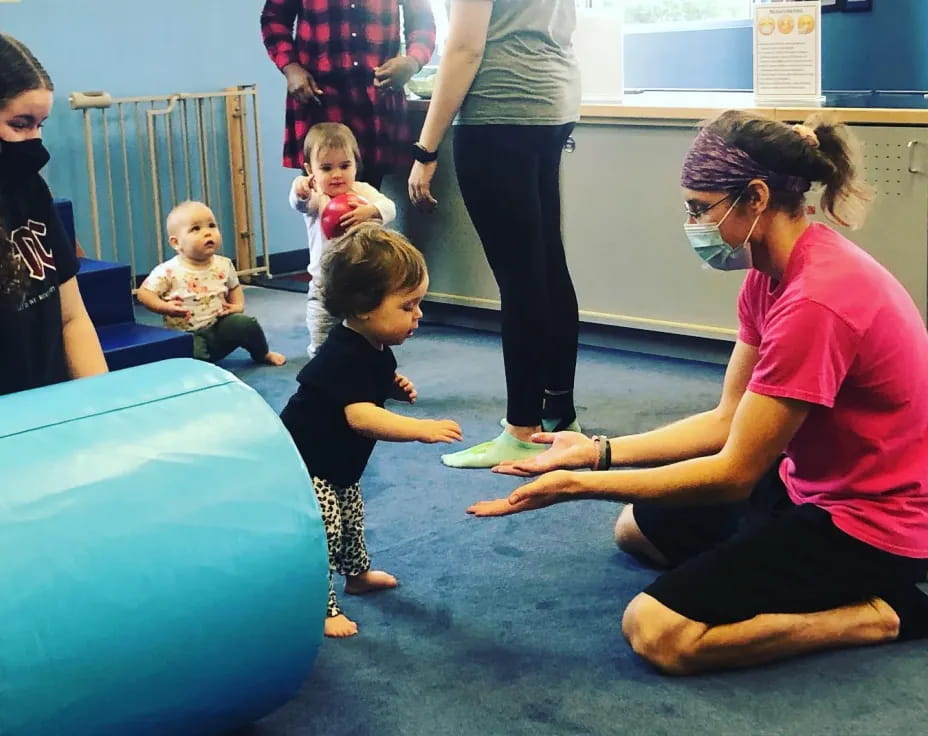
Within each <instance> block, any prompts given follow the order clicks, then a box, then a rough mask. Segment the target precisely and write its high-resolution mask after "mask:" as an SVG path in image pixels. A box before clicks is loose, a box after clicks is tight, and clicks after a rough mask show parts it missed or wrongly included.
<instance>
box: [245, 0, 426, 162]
mask: <svg viewBox="0 0 928 736" xmlns="http://www.w3.org/2000/svg"><path fill="white" fill-rule="evenodd" d="M400 6H402V7H403V16H404V25H405V31H406V53H407V54H408V55H409V56H411V57H413V58H414V59H415V60H416V61H418V62H419V64H420V65H425V64H426V63H427V62H428V60H429V59H430V58H431V56H432V51H433V50H434V48H435V19H434V18H433V17H432V10H431V7H430V6H429V0H266V2H265V4H264V10H263V11H262V13H261V34H262V36H263V37H264V46H265V47H266V48H267V53H268V56H270V57H271V60H272V61H273V62H274V63H275V64H276V65H277V67H278V68H279V69H281V70H283V68H284V67H285V66H286V65H287V64H292V63H294V62H296V63H299V64H301V65H303V66H304V67H305V68H306V69H307V70H308V71H309V73H310V74H312V75H313V78H314V79H315V80H316V83H317V84H318V85H319V87H320V88H321V89H322V90H323V91H324V92H325V94H324V95H321V96H320V98H321V100H322V104H321V105H317V104H315V103H313V102H308V103H302V102H299V101H298V100H296V99H295V98H294V97H292V96H291V95H287V121H286V130H285V131H284V159H283V163H284V166H287V167H289V168H294V169H298V168H301V167H302V165H303V138H304V137H305V136H306V132H307V131H308V130H309V129H310V127H311V126H313V125H314V124H315V123H320V122H324V121H332V122H339V123H344V124H345V125H347V126H348V127H349V128H351V130H352V132H354V134H355V136H356V137H357V139H358V144H359V145H360V147H361V158H362V161H363V164H364V166H365V168H367V169H368V170H369V171H370V170H372V169H374V170H380V171H381V172H383V171H389V170H391V169H393V168H396V167H397V166H400V165H403V164H408V162H409V160H410V159H409V158H408V155H407V149H408V146H409V143H411V141H412V138H411V135H410V130H409V126H408V124H407V123H406V95H405V92H404V91H403V90H386V89H383V88H381V89H375V88H374V67H376V66H379V65H381V64H383V63H384V62H385V61H387V60H388V59H391V58H393V57H394V56H396V55H397V54H399V51H400ZM294 21H296V33H295V34H294Z"/></svg>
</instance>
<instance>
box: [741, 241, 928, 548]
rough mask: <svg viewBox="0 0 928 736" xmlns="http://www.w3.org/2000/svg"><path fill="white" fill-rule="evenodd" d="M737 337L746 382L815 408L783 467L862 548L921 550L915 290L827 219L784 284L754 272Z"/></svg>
mask: <svg viewBox="0 0 928 736" xmlns="http://www.w3.org/2000/svg"><path fill="white" fill-rule="evenodd" d="M738 318H739V321H740V323H741V327H740V330H739V332H738V338H739V339H740V340H741V341H743V342H745V343H747V344H748V345H753V346H755V347H756V348H758V351H759V360H758V362H757V365H756V366H755V368H754V372H753V374H752V375H751V380H750V382H749V383H748V390H749V391H753V392H754V393H758V394H764V395H766V396H780V397H786V398H793V399H800V400H802V401H807V402H809V403H810V404H812V408H811V410H810V412H809V415H808V417H807V418H806V420H805V422H803V424H802V426H801V427H800V428H799V431H798V432H796V435H795V436H794V437H793V439H792V440H790V443H789V445H788V446H787V450H786V455H787V458H786V460H785V461H784V462H783V464H782V465H781V466H780V475H781V476H782V478H783V482H784V484H785V485H786V488H787V491H788V493H789V496H790V498H791V499H792V501H793V503H795V504H803V503H811V504H814V505H816V506H819V507H821V508H823V509H825V510H826V511H828V513H829V514H830V515H831V518H832V520H833V521H834V523H835V525H836V526H837V527H838V528H840V529H841V530H843V531H844V532H846V533H847V534H849V535H851V536H852V537H855V538H857V539H859V540H861V541H863V542H866V543H867V544H870V545H872V546H873V547H877V548H878V549H881V550H884V551H886V552H891V553H893V554H897V555H902V556H905V557H914V558H928V333H926V330H925V325H924V324H923V323H922V319H921V316H920V315H919V313H918V309H916V307H915V304H914V303H913V302H912V299H911V297H910V296H909V295H908V293H907V292H906V291H905V289H903V287H902V285H901V284H900V283H899V282H898V281H896V279H895V278H894V277H893V276H892V275H891V274H890V273H889V272H888V271H887V270H886V269H885V268H883V267H882V266H881V265H880V264H879V263H877V262H876V261H875V260H874V259H873V258H872V257H871V256H870V255H868V254H867V253H866V252H864V251H863V250H861V249H860V248H858V247H857V246H856V245H854V244H853V243H852V242H850V241H849V240H847V239H846V238H844V237H842V236H841V235H840V234H839V233H837V232H835V231H834V230H832V229H831V228H829V227H826V226H825V225H819V224H813V225H811V226H809V228H808V229H807V230H806V231H805V232H804V233H803V234H802V235H801V236H800V238H799V240H798V241H797V242H796V245H795V248H794V249H793V252H792V254H791V255H790V259H789V263H788V264H787V267H786V272H785V273H784V274H783V279H782V281H780V282H779V283H777V282H776V281H774V280H773V279H771V278H770V276H767V275H766V274H763V273H761V272H760V271H751V272H750V273H749V274H748V276H747V278H746V279H745V281H744V285H743V286H742V288H741V295H740V297H739V300H738Z"/></svg>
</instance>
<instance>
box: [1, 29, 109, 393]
mask: <svg viewBox="0 0 928 736" xmlns="http://www.w3.org/2000/svg"><path fill="white" fill-rule="evenodd" d="M53 89H54V88H53V86H52V82H51V79H50V78H49V76H48V74H47V72H46V71H45V69H43V68H42V65H41V64H40V63H39V62H38V60H37V59H36V58H35V56H33V54H32V53H31V52H30V51H29V49H27V48H26V47H25V46H24V45H23V44H22V43H20V42H19V41H17V40H16V39H15V38H12V37H11V36H7V35H4V34H0V355H2V356H3V358H2V359H0V395H2V394H9V393H13V392H14V391H23V390H25V389H30V388H37V387H39V386H46V385H49V384H52V383H59V382H61V381H67V380H68V379H71V378H83V377H85V376H92V375H96V374H98V373H105V372H106V370H107V367H106V360H105V359H104V357H103V351H102V349H101V348H100V341H99V340H98V338H97V333H96V331H95V330H94V327H93V324H92V323H91V321H90V317H89V316H88V315H87V310H86V309H85V308H84V302H83V300H82V299H81V294H80V290H79V289H78V286H77V278H76V275H77V271H78V267H79V263H78V260H77V256H76V254H75V252H74V247H73V245H72V244H71V242H70V239H69V238H68V236H67V234H66V233H65V231H64V228H63V226H62V224H61V222H60V221H59V219H58V216H57V213H56V212H55V208H54V206H53V205H52V196H51V193H50V192H49V190H48V186H47V185H46V183H45V180H44V179H43V178H42V176H41V174H39V171H40V170H41V169H42V167H43V166H45V164H46V163H48V159H49V154H48V151H47V150H46V149H45V147H44V145H43V144H42V124H43V123H44V122H45V120H46V118H47V117H48V115H49V112H50V111H51V108H52V90H53Z"/></svg>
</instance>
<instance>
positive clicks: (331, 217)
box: [320, 192, 367, 239]
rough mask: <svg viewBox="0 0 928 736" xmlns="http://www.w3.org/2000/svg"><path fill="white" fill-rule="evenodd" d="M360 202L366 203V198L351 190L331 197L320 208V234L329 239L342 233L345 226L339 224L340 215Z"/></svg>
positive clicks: (360, 203)
mask: <svg viewBox="0 0 928 736" xmlns="http://www.w3.org/2000/svg"><path fill="white" fill-rule="evenodd" d="M362 204H367V200H366V199H364V197H359V196H358V195H357V194H352V193H351V192H346V193H345V194H339V195H338V196H337V197H332V199H331V200H329V203H328V204H327V205H326V206H325V209H323V210H322V217H321V218H320V223H321V225H322V234H323V235H325V236H326V237H327V238H329V239H331V238H337V237H338V236H339V235H344V233H345V228H343V227H342V225H341V219H342V217H344V216H345V215H346V214H348V213H349V212H351V210H353V209H354V208H355V207H359V206H360V205H362Z"/></svg>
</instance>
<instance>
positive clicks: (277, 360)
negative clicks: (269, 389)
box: [264, 350, 287, 365]
mask: <svg viewBox="0 0 928 736" xmlns="http://www.w3.org/2000/svg"><path fill="white" fill-rule="evenodd" d="M264 362H265V363H270V364H271V365H283V364H284V363H286V362H287V358H286V356H285V355H283V354H282V353H275V352H274V351H273V350H269V351H268V354H267V355H265V356H264Z"/></svg>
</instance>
